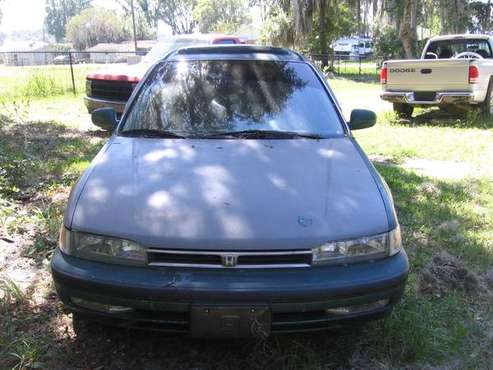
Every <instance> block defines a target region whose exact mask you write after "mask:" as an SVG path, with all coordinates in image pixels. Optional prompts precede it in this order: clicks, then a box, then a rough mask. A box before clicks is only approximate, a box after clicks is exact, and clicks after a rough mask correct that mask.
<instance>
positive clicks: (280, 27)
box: [259, 4, 294, 46]
mask: <svg viewBox="0 0 493 370" xmlns="http://www.w3.org/2000/svg"><path fill="white" fill-rule="evenodd" d="M259 41H260V42H261V43H262V44H271V45H275V46H292V45H293V43H294V21H293V19H292V18H291V17H290V16H289V14H288V13H287V12H285V11H284V9H283V8H282V7H281V6H279V5H277V4H275V5H274V6H273V7H272V8H271V9H270V10H269V14H268V16H267V18H266V19H265V21H264V22H263V26H262V30H261V34H260V39H259Z"/></svg>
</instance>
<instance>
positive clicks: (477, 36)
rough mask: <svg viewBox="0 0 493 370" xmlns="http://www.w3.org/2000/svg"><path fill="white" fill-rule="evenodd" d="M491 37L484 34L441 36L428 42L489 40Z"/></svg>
mask: <svg viewBox="0 0 493 370" xmlns="http://www.w3.org/2000/svg"><path fill="white" fill-rule="evenodd" d="M490 37H491V36H490V35H484V34H474V33H472V34H459V35H441V36H435V37H432V38H431V39H430V42H432V41H445V40H471V39H473V40H477V39H480V40H486V39H489V38H490Z"/></svg>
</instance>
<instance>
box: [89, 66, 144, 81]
mask: <svg viewBox="0 0 493 370" xmlns="http://www.w3.org/2000/svg"><path fill="white" fill-rule="evenodd" d="M150 67H151V64H149V63H144V62H140V63H137V64H119V65H113V66H112V67H111V68H110V69H102V70H99V71H95V72H92V73H88V74H87V76H86V78H87V79H88V80H104V81H129V82H139V81H140V79H141V78H142V77H143V76H144V75H145V73H146V72H147V70H148V69H149V68H150Z"/></svg>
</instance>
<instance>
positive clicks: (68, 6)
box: [45, 0, 91, 42]
mask: <svg viewBox="0 0 493 370" xmlns="http://www.w3.org/2000/svg"><path fill="white" fill-rule="evenodd" d="M90 4H91V0H46V17H45V25H46V30H47V31H48V33H49V34H50V35H53V36H55V39H56V41H57V42H61V41H63V39H64V37H65V27H66V25H67V23H68V21H69V19H70V18H71V17H73V16H74V15H77V14H79V13H80V12H81V11H82V10H83V9H86V8H88V7H89V6H90Z"/></svg>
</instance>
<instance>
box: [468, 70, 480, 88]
mask: <svg viewBox="0 0 493 370" xmlns="http://www.w3.org/2000/svg"><path fill="white" fill-rule="evenodd" d="M478 82H479V70H478V67H476V66H469V83H470V84H476V83H478Z"/></svg>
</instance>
